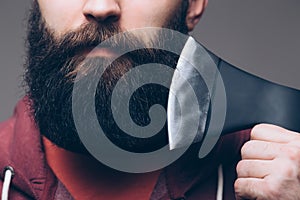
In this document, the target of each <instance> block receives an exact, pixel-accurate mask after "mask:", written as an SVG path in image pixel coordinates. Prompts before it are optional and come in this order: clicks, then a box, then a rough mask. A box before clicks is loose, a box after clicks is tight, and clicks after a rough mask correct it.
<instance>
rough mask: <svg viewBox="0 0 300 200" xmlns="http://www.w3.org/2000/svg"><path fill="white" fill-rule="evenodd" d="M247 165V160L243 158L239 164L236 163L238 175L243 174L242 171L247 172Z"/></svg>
mask: <svg viewBox="0 0 300 200" xmlns="http://www.w3.org/2000/svg"><path fill="white" fill-rule="evenodd" d="M245 166H246V162H245V161H244V160H241V161H240V162H239V163H238V164H237V165H236V172H237V174H238V175H240V174H241V172H245Z"/></svg>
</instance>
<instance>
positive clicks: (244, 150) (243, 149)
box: [241, 141, 252, 158]
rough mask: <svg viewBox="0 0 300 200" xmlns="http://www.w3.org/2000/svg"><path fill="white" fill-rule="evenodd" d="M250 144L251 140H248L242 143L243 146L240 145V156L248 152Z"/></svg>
mask: <svg viewBox="0 0 300 200" xmlns="http://www.w3.org/2000/svg"><path fill="white" fill-rule="evenodd" d="M251 146H252V143H251V141H248V142H246V143H245V144H244V145H243V147H242V149H241V156H242V158H243V157H244V156H245V155H247V153H248V151H249V149H250V148H251Z"/></svg>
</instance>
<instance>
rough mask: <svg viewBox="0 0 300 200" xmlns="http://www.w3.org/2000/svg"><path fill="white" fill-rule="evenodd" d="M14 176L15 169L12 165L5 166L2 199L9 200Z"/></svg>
mask: <svg viewBox="0 0 300 200" xmlns="http://www.w3.org/2000/svg"><path fill="white" fill-rule="evenodd" d="M13 177H14V169H13V168H12V167H10V166H8V167H5V169H4V182H3V188H2V195H1V200H8V192H9V186H10V183H11V180H12V178H13Z"/></svg>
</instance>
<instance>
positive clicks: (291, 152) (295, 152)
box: [282, 146, 300, 161]
mask: <svg viewBox="0 0 300 200" xmlns="http://www.w3.org/2000/svg"><path fill="white" fill-rule="evenodd" d="M282 150H283V152H284V153H285V154H286V156H287V158H289V159H290V160H292V161H299V160H300V148H298V147H294V146H293V147H290V146H285V147H284V148H282Z"/></svg>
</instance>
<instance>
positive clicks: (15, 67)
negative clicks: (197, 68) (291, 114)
mask: <svg viewBox="0 0 300 200" xmlns="http://www.w3.org/2000/svg"><path fill="white" fill-rule="evenodd" d="M170 1H171V0H170ZM29 5H30V0H22V1H19V0H2V1H1V7H0V26H1V32H0V44H1V45H0V50H1V51H0V52H1V54H0V60H1V66H0V69H1V71H0V94H1V96H0V121H3V120H5V119H6V118H8V117H9V116H10V115H11V113H12V111H13V108H14V105H15V103H16V102H17V101H18V99H20V98H21V97H22V95H23V94H24V93H23V89H22V88H21V87H20V85H21V82H22V73H23V67H22V63H23V60H24V56H25V53H24V47H23V46H24V37H25V21H24V19H25V18H26V15H27V14H28V8H29ZM299 22H300V1H299V0H285V1H282V0H261V1H253V0H209V6H208V8H207V10H206V12H205V14H204V16H203V18H202V20H201V22H200V24H199V25H198V27H197V28H196V30H195V31H194V32H193V33H192V34H193V35H194V36H195V37H196V38H197V39H198V40H199V41H200V42H201V43H202V44H204V45H205V46H206V47H207V48H208V49H210V50H212V51H213V52H215V53H216V54H217V55H219V56H221V57H222V58H224V59H225V60H227V61H229V62H230V63H232V64H234V65H237V66H239V67H240V68H242V69H244V70H246V71H249V72H251V73H254V74H257V75H259V76H261V77H264V78H267V79H269V80H272V81H274V82H278V83H281V84H284V85H288V86H291V87H295V88H298V89H300V80H299V78H298V75H299V74H300V68H299V67H300V66H299V61H298V60H299V56H300V50H299V46H300V39H299V36H300V25H299V24H300V23H299Z"/></svg>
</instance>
